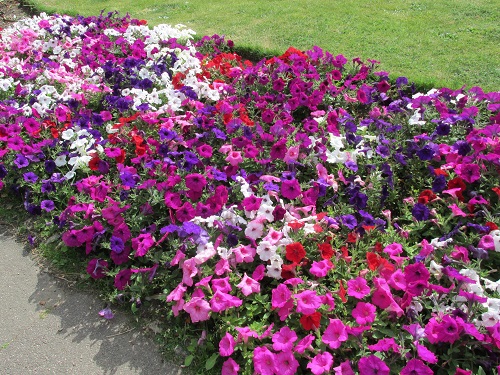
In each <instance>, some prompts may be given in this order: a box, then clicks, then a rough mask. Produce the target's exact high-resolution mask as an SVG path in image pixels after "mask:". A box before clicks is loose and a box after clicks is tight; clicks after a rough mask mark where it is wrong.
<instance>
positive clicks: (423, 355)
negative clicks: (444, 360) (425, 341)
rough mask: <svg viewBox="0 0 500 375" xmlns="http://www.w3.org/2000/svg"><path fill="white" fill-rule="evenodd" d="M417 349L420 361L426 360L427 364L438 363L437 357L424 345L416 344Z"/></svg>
mask: <svg viewBox="0 0 500 375" xmlns="http://www.w3.org/2000/svg"><path fill="white" fill-rule="evenodd" d="M415 347H416V348H417V355H418V357H419V358H420V359H422V360H424V361H425V362H429V363H437V362H438V359H437V357H436V355H435V354H434V353H433V352H432V351H430V350H429V349H427V348H426V347H425V346H424V345H420V344H418V343H417V344H416V345H415Z"/></svg>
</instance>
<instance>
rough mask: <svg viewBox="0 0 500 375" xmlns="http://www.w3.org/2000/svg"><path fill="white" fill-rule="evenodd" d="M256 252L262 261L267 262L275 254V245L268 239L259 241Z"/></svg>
mask: <svg viewBox="0 0 500 375" xmlns="http://www.w3.org/2000/svg"><path fill="white" fill-rule="evenodd" d="M256 252H257V254H258V255H259V258H260V259H261V260H262V261H264V262H267V261H268V260H269V259H271V258H272V257H273V256H274V255H276V246H274V245H273V244H271V243H270V242H268V241H260V243H259V245H258V246H257V249H256Z"/></svg>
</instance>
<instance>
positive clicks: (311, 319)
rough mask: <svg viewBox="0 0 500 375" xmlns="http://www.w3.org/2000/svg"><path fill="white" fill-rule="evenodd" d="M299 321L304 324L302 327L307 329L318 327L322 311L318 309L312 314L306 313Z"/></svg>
mask: <svg viewBox="0 0 500 375" xmlns="http://www.w3.org/2000/svg"><path fill="white" fill-rule="evenodd" d="M299 321H300V324H302V328H304V329H305V330H306V331H310V330H312V329H318V328H319V324H320V321H321V313H319V312H318V311H316V312H314V313H312V314H304V315H302V317H301V318H300V320H299Z"/></svg>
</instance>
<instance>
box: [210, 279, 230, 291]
mask: <svg viewBox="0 0 500 375" xmlns="http://www.w3.org/2000/svg"><path fill="white" fill-rule="evenodd" d="M210 283H211V284H212V289H213V290H214V292H216V291H218V290H220V291H221V292H223V293H228V292H230V291H231V290H232V287H231V284H229V277H224V278H222V279H212V280H211V281H210Z"/></svg>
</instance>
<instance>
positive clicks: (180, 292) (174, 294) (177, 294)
mask: <svg viewBox="0 0 500 375" xmlns="http://www.w3.org/2000/svg"><path fill="white" fill-rule="evenodd" d="M186 290H187V288H186V287H185V286H184V284H182V283H180V284H179V285H177V286H176V287H175V289H174V290H172V291H171V292H170V294H169V295H168V296H167V302H171V301H179V300H180V299H182V297H183V296H184V293H185V292H186Z"/></svg>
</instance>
